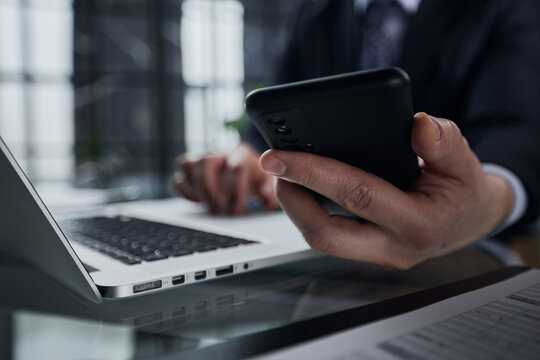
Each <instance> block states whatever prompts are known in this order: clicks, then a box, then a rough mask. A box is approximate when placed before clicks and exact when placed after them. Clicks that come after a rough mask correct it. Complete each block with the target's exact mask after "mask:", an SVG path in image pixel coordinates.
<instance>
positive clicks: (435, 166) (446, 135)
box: [411, 113, 479, 178]
mask: <svg viewBox="0 0 540 360" xmlns="http://www.w3.org/2000/svg"><path fill="white" fill-rule="evenodd" d="M411 145H412V148H413V150H414V152H415V153H416V155H418V156H419V157H420V158H421V159H422V160H424V163H425V165H426V170H427V171H430V172H434V173H438V174H442V175H447V176H451V177H458V178H462V177H468V176H470V175H471V173H472V171H474V168H475V166H476V165H477V164H478V165H479V162H478V159H477V158H476V156H475V155H474V153H473V152H472V151H471V149H470V148H469V144H468V143H467V140H466V139H465V138H464V137H463V135H462V134H461V131H460V130H459V128H458V127H457V125H456V124H455V123H454V122H452V121H450V120H446V119H441V118H436V117H434V116H430V115H428V114H426V113H418V114H416V115H415V116H414V123H413V129H412V133H411Z"/></svg>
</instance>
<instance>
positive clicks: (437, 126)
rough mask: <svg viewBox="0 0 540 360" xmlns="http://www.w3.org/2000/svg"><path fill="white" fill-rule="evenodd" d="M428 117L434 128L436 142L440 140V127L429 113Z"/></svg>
mask: <svg viewBox="0 0 540 360" xmlns="http://www.w3.org/2000/svg"><path fill="white" fill-rule="evenodd" d="M429 118H430V119H431V123H432V124H433V127H434V128H435V142H438V141H439V140H441V128H440V126H441V125H440V124H439V122H438V121H437V119H435V118H434V117H433V116H431V115H429Z"/></svg>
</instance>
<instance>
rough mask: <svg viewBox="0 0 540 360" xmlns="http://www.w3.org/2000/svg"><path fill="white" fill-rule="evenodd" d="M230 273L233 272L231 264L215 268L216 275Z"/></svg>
mask: <svg viewBox="0 0 540 360" xmlns="http://www.w3.org/2000/svg"><path fill="white" fill-rule="evenodd" d="M232 273H233V266H232V265H230V266H226V267H222V268H219V269H216V276H223V275H229V274H232Z"/></svg>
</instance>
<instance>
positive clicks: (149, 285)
mask: <svg viewBox="0 0 540 360" xmlns="http://www.w3.org/2000/svg"><path fill="white" fill-rule="evenodd" d="M160 287H161V280H156V281H149V282H145V283H142V284H137V285H133V293H134V294H136V293H140V292H142V291H148V290H154V289H159V288H160Z"/></svg>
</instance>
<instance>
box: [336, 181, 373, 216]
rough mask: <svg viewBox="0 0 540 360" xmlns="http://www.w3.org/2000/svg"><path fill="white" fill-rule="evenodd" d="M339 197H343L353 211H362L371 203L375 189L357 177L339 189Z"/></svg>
mask: <svg viewBox="0 0 540 360" xmlns="http://www.w3.org/2000/svg"><path fill="white" fill-rule="evenodd" d="M338 199H341V202H342V204H343V205H345V207H346V208H347V209H349V210H351V211H353V212H358V211H362V210H365V209H366V208H368V207H369V205H370V204H371V201H372V200H373V190H372V189H371V188H370V187H369V186H368V185H367V184H365V183H363V182H359V181H357V180H356V179H355V180H353V181H351V182H349V183H346V184H345V185H344V186H342V187H341V188H340V190H338Z"/></svg>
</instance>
